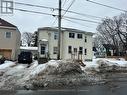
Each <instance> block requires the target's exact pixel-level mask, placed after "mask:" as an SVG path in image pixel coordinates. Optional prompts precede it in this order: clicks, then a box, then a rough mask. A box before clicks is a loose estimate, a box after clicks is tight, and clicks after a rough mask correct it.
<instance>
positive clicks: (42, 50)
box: [41, 45, 46, 55]
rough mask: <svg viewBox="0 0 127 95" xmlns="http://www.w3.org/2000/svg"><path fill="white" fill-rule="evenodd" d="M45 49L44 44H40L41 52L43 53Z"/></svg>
mask: <svg viewBox="0 0 127 95" xmlns="http://www.w3.org/2000/svg"><path fill="white" fill-rule="evenodd" d="M45 50H46V46H45V45H41V54H43V55H44V54H45Z"/></svg>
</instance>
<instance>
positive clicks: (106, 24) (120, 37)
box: [97, 13, 127, 55]
mask: <svg viewBox="0 0 127 95" xmlns="http://www.w3.org/2000/svg"><path fill="white" fill-rule="evenodd" d="M97 31H98V32H99V33H100V35H101V36H102V37H103V39H104V40H105V42H106V43H107V44H111V45H113V46H114V47H115V53H116V54H117V55H119V53H120V52H121V51H122V52H123V51H124V52H126V50H127V14H126V13H122V14H121V15H119V16H115V17H113V18H105V19H103V20H102V23H100V24H99V25H98V27H97Z"/></svg>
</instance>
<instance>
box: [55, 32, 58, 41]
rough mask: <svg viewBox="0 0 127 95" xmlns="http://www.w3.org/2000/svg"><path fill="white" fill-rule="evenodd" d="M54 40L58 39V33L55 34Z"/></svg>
mask: <svg viewBox="0 0 127 95" xmlns="http://www.w3.org/2000/svg"><path fill="white" fill-rule="evenodd" d="M54 39H55V40H57V39H58V32H54Z"/></svg>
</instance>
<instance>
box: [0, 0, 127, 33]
mask: <svg viewBox="0 0 127 95" xmlns="http://www.w3.org/2000/svg"><path fill="white" fill-rule="evenodd" d="M14 1H16V2H23V3H30V4H36V5H42V6H48V7H54V8H58V1H59V0H14ZM62 1H63V2H64V0H62ZM71 1H72V0H67V2H66V3H65V5H64V6H63V7H62V8H63V9H67V8H68V6H69V4H70V3H71ZM92 1H95V2H99V3H103V4H106V5H110V6H113V7H117V8H121V9H124V10H127V7H126V6H127V0H92ZM15 8H22V9H27V10H32V11H39V12H45V13H50V14H57V11H53V10H50V9H43V8H35V7H28V6H23V5H15ZM69 10H71V11H75V12H79V13H84V14H89V15H94V16H99V17H102V18H104V17H113V16H115V15H119V14H120V13H122V12H121V11H117V10H114V9H110V8H106V7H103V6H99V5H96V4H93V3H90V2H87V1H86V0H76V1H75V2H74V4H73V5H72V6H71V8H70V9H69ZM63 13H64V12H63ZM65 16H69V17H75V18H80V19H85V20H93V21H97V22H100V21H101V19H96V18H89V17H84V16H79V15H76V14H71V13H66V15H65ZM0 17H1V18H3V19H5V20H7V21H9V22H11V23H13V24H14V25H16V26H17V27H18V28H19V30H20V31H21V32H34V31H36V30H37V28H39V27H54V26H57V21H56V23H55V24H53V22H54V21H55V17H53V16H47V15H42V14H35V13H27V12H21V11H14V13H13V15H0ZM70 20H71V19H70ZM72 21H74V22H77V23H72V22H69V21H66V20H64V19H63V20H62V27H71V28H76V29H80V30H84V31H88V32H96V27H97V25H98V24H95V23H88V22H83V21H76V20H72ZM78 23H80V24H82V25H80V24H78Z"/></svg>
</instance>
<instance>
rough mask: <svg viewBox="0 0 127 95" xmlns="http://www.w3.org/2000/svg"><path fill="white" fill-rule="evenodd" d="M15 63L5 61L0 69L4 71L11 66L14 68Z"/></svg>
mask: <svg viewBox="0 0 127 95" xmlns="http://www.w3.org/2000/svg"><path fill="white" fill-rule="evenodd" d="M15 65H16V64H15V62H12V61H5V62H4V63H3V64H1V65H0V69H6V68H8V67H11V66H15Z"/></svg>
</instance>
